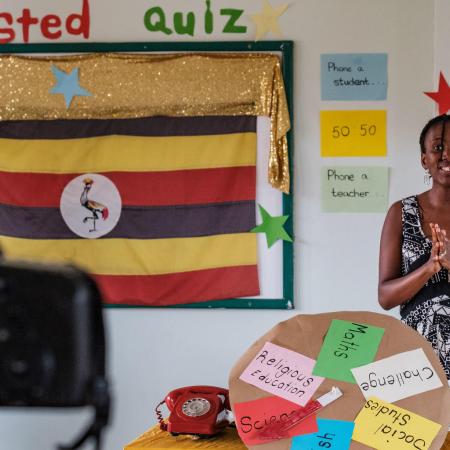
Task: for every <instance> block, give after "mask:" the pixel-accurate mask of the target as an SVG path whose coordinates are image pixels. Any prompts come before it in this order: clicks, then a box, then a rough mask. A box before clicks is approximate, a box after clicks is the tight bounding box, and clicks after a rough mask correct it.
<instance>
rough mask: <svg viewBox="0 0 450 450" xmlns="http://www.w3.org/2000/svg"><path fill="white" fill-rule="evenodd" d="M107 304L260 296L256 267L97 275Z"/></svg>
mask: <svg viewBox="0 0 450 450" xmlns="http://www.w3.org/2000/svg"><path fill="white" fill-rule="evenodd" d="M93 278H94V279H95V281H96V282H97V285H98V287H99V289H100V292H101V294H102V296H103V302H104V303H110V304H126V305H136V306H169V305H177V304H183V303H198V302H202V301H209V300H223V299H228V298H234V297H245V296H254V295H259V283H258V268H257V266H256V265H250V266H236V267H223V268H219V269H207V270H198V271H193V272H180V273H174V274H166V275H147V276H137V275H136V276H132V275H126V276H125V275H93Z"/></svg>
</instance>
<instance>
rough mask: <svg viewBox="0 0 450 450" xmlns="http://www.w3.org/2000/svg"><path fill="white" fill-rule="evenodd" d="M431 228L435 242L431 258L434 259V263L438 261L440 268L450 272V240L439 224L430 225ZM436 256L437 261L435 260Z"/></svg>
mask: <svg viewBox="0 0 450 450" xmlns="http://www.w3.org/2000/svg"><path fill="white" fill-rule="evenodd" d="M430 227H431V238H432V242H433V249H432V250H431V257H432V258H434V259H433V261H437V263H438V264H439V265H440V267H443V268H444V269H447V270H450V240H449V239H448V237H447V232H446V230H444V229H443V228H441V227H440V226H439V224H437V223H430ZM436 256H437V260H436V259H435V258H436ZM435 264H436V262H435ZM439 270H440V269H439Z"/></svg>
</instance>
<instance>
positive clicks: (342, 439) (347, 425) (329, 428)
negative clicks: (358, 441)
mask: <svg viewBox="0 0 450 450" xmlns="http://www.w3.org/2000/svg"><path fill="white" fill-rule="evenodd" d="M317 425H318V426H319V430H318V431H317V432H316V433H312V434H307V435H302V436H295V437H294V438H293V439H292V445H291V450H305V449H308V450H323V449H330V450H347V449H348V448H349V447H350V441H351V440H352V433H353V428H354V426H355V424H354V423H353V422H344V421H342V420H331V419H317Z"/></svg>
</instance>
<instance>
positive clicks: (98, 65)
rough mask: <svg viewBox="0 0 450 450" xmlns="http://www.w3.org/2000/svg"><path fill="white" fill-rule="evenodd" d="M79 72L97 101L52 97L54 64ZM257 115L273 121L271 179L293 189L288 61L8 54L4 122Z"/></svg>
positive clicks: (1, 84)
mask: <svg viewBox="0 0 450 450" xmlns="http://www.w3.org/2000/svg"><path fill="white" fill-rule="evenodd" d="M52 65H56V66H57V67H58V68H59V69H61V70H63V71H65V72H67V73H69V72H70V71H72V70H73V69H74V68H77V67H78V68H79V82H80V86H81V87H82V88H84V89H86V90H88V91H89V92H90V93H91V94H92V96H89V97H87V96H77V97H74V98H73V101H72V104H71V106H70V108H69V109H66V106H65V103H64V99H63V96H61V95H52V94H50V90H51V89H52V87H53V86H54V85H55V77H54V76H53V73H52V70H51V66H52ZM203 115H255V116H268V117H270V120H271V133H270V155H269V168H268V176H269V182H270V184H271V185H272V186H274V187H276V188H278V189H280V190H281V191H283V192H286V193H288V192H289V161H288V149H287V139H286V134H287V132H288V130H289V128H290V121H289V112H288V108H287V101H286V95H285V90H284V83H283V78H282V75H281V69H280V61H279V58H278V57H277V56H276V55H268V54H259V53H244V54H234V53H212V54H211V53H188V54H186V53H175V54H152V55H149V54H145V55H142V54H116V53H95V54H87V55H85V54H82V55H70V56H51V57H28V56H15V55H4V56H0V120H31V119H48V120H50V119H81V118H99V119H107V118H131V117H144V116H203Z"/></svg>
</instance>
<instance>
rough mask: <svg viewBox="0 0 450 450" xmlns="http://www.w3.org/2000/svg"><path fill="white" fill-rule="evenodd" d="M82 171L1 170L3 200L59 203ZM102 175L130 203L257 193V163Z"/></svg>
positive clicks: (238, 198) (234, 198)
mask: <svg viewBox="0 0 450 450" xmlns="http://www.w3.org/2000/svg"><path fill="white" fill-rule="evenodd" d="M79 175H81V174H45V173H13V172H0V203H4V204H9V205H16V206H31V207H39V206H40V207H49V208H51V207H59V204H60V198H61V194H62V192H63V190H64V188H65V187H66V185H67V183H69V181H70V180H72V179H73V178H75V177H77V176H79ZM102 175H105V176H106V177H108V178H109V179H110V180H111V181H112V182H113V183H114V184H115V185H116V187H117V189H118V190H119V192H120V196H121V198H122V203H123V204H124V205H129V206H142V205H154V206H160V205H181V204H183V205H194V204H199V203H221V202H228V201H243V200H254V199H255V195H256V194H255V186H256V168H255V166H247V167H227V168H216V169H196V170H177V171H169V172H107V173H102ZM81 191H82V189H81V190H80V194H81Z"/></svg>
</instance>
